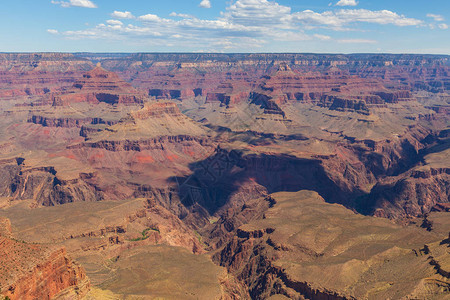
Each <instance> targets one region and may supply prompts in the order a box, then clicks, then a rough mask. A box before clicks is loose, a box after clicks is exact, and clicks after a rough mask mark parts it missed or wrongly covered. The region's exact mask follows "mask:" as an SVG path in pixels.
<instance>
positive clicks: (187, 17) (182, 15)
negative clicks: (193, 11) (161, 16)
mask: <svg viewBox="0 0 450 300" xmlns="http://www.w3.org/2000/svg"><path fill="white" fill-rule="evenodd" d="M169 16H171V17H180V18H185V19H192V18H195V17H194V16H192V15H188V14H179V13H176V12H171V13H170V15H169Z"/></svg>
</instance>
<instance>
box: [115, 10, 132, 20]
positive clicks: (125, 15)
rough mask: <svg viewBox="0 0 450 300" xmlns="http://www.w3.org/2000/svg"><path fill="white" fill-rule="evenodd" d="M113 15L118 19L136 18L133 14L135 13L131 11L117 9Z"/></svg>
mask: <svg viewBox="0 0 450 300" xmlns="http://www.w3.org/2000/svg"><path fill="white" fill-rule="evenodd" d="M111 17H113V18H117V19H134V18H135V17H134V16H133V14H132V13H130V12H129V11H117V10H115V11H114V12H113V13H112V14H111Z"/></svg>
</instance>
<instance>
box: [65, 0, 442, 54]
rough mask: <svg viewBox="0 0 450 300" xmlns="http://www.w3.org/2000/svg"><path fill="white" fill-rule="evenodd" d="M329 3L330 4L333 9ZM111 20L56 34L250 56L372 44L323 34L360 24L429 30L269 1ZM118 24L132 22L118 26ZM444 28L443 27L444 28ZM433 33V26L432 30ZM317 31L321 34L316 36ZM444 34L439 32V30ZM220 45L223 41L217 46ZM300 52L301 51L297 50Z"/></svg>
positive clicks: (376, 16) (393, 19)
mask: <svg viewBox="0 0 450 300" xmlns="http://www.w3.org/2000/svg"><path fill="white" fill-rule="evenodd" d="M335 2H336V1H334V2H333V3H335ZM111 16H112V18H113V19H112V20H105V22H104V24H98V25H97V26H93V27H92V28H90V29H88V30H74V31H65V32H59V33H58V34H59V36H63V37H66V38H71V39H77V38H78V39H84V38H88V39H108V40H126V41H127V42H134V43H137V44H138V43H139V45H142V44H145V45H152V46H153V45H154V46H158V45H159V46H160V45H164V46H168V45H174V47H180V48H183V49H195V50H198V49H214V50H220V47H222V49H231V48H232V49H240V50H241V51H251V50H252V49H256V48H258V47H261V45H264V44H267V45H275V47H276V46H277V45H281V43H283V42H284V43H290V45H294V44H296V45H297V46H299V45H301V44H299V42H300V41H305V40H318V41H324V42H327V41H328V43H329V42H331V41H333V42H339V43H360V44H361V43H366V44H371V43H376V41H374V40H370V39H359V38H357V36H351V35H350V36H349V37H348V39H342V40H336V39H335V38H333V36H330V35H327V34H323V31H324V30H334V31H336V30H341V31H352V30H358V25H359V24H364V23H366V24H367V23H371V24H378V25H385V24H391V25H394V26H418V25H428V24H425V23H424V22H423V21H421V20H418V19H413V18H408V17H406V16H404V15H399V14H397V13H395V12H392V11H389V10H380V11H371V10H367V9H333V10H328V11H324V12H321V13H318V12H314V11H312V10H305V11H300V12H293V11H292V9H291V7H289V6H286V5H281V4H279V3H277V2H276V1H273V0H271V1H268V0H235V1H233V2H230V3H229V4H228V6H227V7H226V10H225V11H224V12H222V13H221V14H220V16H219V17H218V18H215V19H209V20H208V19H199V18H197V17H194V16H191V15H187V14H180V13H176V12H172V13H170V15H169V16H170V17H167V18H163V17H162V16H158V15H156V14H151V13H150V14H145V15H142V16H134V15H133V14H132V13H131V12H129V11H114V12H113V13H112V14H111ZM118 19H134V21H133V25H132V24H128V25H126V24H123V23H122V22H121V21H119V20H118ZM443 26H446V25H445V24H443ZM436 27H437V25H436ZM317 29H320V30H321V31H320V34H319V32H317ZM443 29H444V28H443ZM219 41H223V42H221V43H218V42H219ZM296 49H300V48H296Z"/></svg>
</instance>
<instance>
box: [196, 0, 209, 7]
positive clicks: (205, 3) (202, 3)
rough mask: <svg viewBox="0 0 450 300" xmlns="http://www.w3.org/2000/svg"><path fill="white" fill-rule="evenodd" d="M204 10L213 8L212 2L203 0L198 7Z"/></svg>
mask: <svg viewBox="0 0 450 300" xmlns="http://www.w3.org/2000/svg"><path fill="white" fill-rule="evenodd" d="M198 6H200V7H203V8H211V1H210V0H202V2H200V4H199V5H198Z"/></svg>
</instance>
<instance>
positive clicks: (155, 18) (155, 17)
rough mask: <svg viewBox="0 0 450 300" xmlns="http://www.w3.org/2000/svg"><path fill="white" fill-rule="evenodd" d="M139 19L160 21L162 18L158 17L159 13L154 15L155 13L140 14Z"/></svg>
mask: <svg viewBox="0 0 450 300" xmlns="http://www.w3.org/2000/svg"><path fill="white" fill-rule="evenodd" d="M138 19H139V20H141V21H147V22H158V21H159V20H161V18H160V17H158V16H157V15H153V14H147V15H143V16H140V17H139V18H138Z"/></svg>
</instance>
